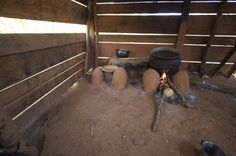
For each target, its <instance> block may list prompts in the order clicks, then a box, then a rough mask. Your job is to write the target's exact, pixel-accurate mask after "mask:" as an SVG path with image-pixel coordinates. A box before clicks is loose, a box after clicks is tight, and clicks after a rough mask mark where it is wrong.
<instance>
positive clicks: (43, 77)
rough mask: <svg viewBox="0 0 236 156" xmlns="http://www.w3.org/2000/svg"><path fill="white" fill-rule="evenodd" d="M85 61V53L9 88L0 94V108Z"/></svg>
mask: <svg viewBox="0 0 236 156" xmlns="http://www.w3.org/2000/svg"><path fill="white" fill-rule="evenodd" d="M83 59H84V53H81V55H77V56H76V57H73V58H72V59H68V60H67V61H66V62H63V63H61V64H58V65H57V66H55V67H54V68H49V69H47V70H46V71H44V72H41V73H38V74H37V75H35V76H33V77H30V78H29V79H25V80H24V81H22V82H20V83H18V84H16V85H14V86H12V87H10V88H7V89H5V90H3V91H1V92H0V99H1V104H0V108H1V107H3V106H6V105H7V104H9V103H12V102H13V101H15V100H17V99H18V98H20V97H21V96H24V95H25V94H26V93H28V92H30V91H31V90H33V89H34V88H36V87H38V86H41V85H43V84H44V83H45V82H46V81H48V80H50V79H52V78H53V77H55V76H56V75H58V74H60V73H61V72H63V71H64V70H66V69H68V68H69V67H71V66H72V65H74V64H76V63H78V62H79V61H81V60H83Z"/></svg>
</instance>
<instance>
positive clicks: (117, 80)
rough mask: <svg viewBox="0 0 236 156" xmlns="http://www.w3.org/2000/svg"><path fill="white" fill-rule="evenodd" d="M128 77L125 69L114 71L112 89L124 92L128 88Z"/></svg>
mask: <svg viewBox="0 0 236 156" xmlns="http://www.w3.org/2000/svg"><path fill="white" fill-rule="evenodd" d="M127 81H128V76H127V73H126V71H125V69H124V68H119V69H117V70H115V71H114V73H113V78H112V84H111V86H112V88H113V89H114V90H122V89H124V88H126V86H127Z"/></svg>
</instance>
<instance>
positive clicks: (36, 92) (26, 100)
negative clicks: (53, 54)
mask: <svg viewBox="0 0 236 156" xmlns="http://www.w3.org/2000/svg"><path fill="white" fill-rule="evenodd" d="M81 59H82V58H81ZM83 67H84V61H81V62H79V63H76V64H75V65H73V66H71V67H69V68H68V69H66V70H65V71H63V72H61V73H59V74H58V75H56V76H55V77H53V78H51V79H49V80H48V81H46V82H44V83H43V84H42V85H39V86H38V87H36V88H34V89H33V90H30V91H29V92H27V93H26V94H25V95H23V96H21V97H20V98H19V99H17V100H15V101H13V102H12V103H10V104H8V105H7V106H5V107H4V109H6V110H7V111H8V113H9V115H10V116H11V117H12V118H14V117H15V116H17V115H18V114H19V113H20V112H22V111H23V110H24V109H26V108H27V107H29V106H30V105H31V104H33V103H34V102H36V101H37V100H38V99H39V98H41V97H43V96H44V95H45V94H46V93H48V92H49V91H50V90H51V89H53V88H54V87H55V86H57V85H58V84H60V83H61V82H62V81H63V80H65V79H66V78H68V77H69V76H70V75H72V74H73V73H75V72H76V71H78V70H80V69H82V68H83Z"/></svg>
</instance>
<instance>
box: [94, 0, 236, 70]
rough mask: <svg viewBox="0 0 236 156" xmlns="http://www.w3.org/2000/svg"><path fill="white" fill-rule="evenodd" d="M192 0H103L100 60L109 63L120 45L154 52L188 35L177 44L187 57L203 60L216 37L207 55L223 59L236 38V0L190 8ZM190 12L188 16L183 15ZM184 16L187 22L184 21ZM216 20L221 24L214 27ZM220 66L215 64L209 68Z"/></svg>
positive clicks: (193, 4)
mask: <svg viewBox="0 0 236 156" xmlns="http://www.w3.org/2000/svg"><path fill="white" fill-rule="evenodd" d="M120 2H121V3H120ZM186 2H187V1H185V2H184V1H169V2H168V1H162V0H159V1H158V2H157V3H154V2H153V1H142V2H139V3H137V1H135V2H132V0H118V1H114V0H98V3H97V10H98V11H97V27H98V32H99V35H98V50H99V51H98V55H99V57H98V59H99V62H100V64H105V63H107V59H108V58H109V57H111V56H112V55H114V54H115V50H116V49H117V48H125V49H128V50H130V51H131V57H135V59H138V58H139V57H140V59H141V58H143V57H148V56H149V55H150V50H151V49H152V48H155V47H176V46H177V45H176V43H177V41H178V40H182V41H181V43H180V45H181V46H179V47H177V48H178V49H179V50H180V52H181V57H182V60H184V61H187V62H188V61H200V62H201V61H202V57H203V52H204V49H206V47H207V44H208V42H209V40H212V41H211V45H210V46H209V47H207V51H208V52H207V58H206V61H207V62H219V61H221V60H222V59H223V58H224V56H225V55H227V54H228V52H229V51H230V50H231V49H232V48H233V47H234V44H235V39H236V3H233V2H227V3H226V4H225V5H224V6H223V7H222V8H221V1H210V2H209V1H208V2H203V1H197V0H194V1H192V2H190V4H189V6H187V7H188V8H187V9H186V6H185V9H184V5H186ZM220 9H221V10H222V13H223V14H221V15H220V16H219V17H218V16H217V12H219V10H220ZM161 13H175V15H173V14H172V15H165V16H163V15H161ZM203 13H204V14H203ZM209 13H210V14H209ZM227 13H230V14H227ZM155 14H156V15H155ZM181 14H182V16H181ZM184 14H186V18H183V15H184ZM216 20H217V21H218V22H217V24H215V21H216ZM183 22H185V25H184V26H181V23H183ZM214 26H216V28H215V30H214V32H212V29H213V27H214ZM180 32H181V33H180ZM109 33H113V34H109ZM126 33H128V34H126ZM212 34H213V37H212V38H211V36H212ZM180 35H181V36H180ZM179 38H180V39H179ZM137 57H138V58H137ZM235 59H236V54H234V55H233V56H232V57H231V58H230V59H229V61H228V62H231V63H232V62H234V61H235ZM198 63H199V62H198ZM217 66H218V65H211V66H209V69H208V70H212V69H213V68H216V67H217ZM212 67H213V68H212Z"/></svg>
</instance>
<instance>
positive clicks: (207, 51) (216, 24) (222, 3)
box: [199, 0, 227, 74]
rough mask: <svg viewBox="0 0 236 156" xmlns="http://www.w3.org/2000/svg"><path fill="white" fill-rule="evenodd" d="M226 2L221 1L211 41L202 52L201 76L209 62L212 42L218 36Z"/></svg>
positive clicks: (212, 28)
mask: <svg viewBox="0 0 236 156" xmlns="http://www.w3.org/2000/svg"><path fill="white" fill-rule="evenodd" d="M226 2H227V1H226V0H222V1H221V3H220V5H219V8H218V12H217V16H216V17H215V18H214V23H213V24H212V26H211V31H210V36H209V40H208V41H207V45H206V47H205V48H204V50H203V52H202V59H201V65H200V67H199V72H200V73H201V74H204V68H205V67H204V65H205V62H206V60H207V55H208V53H209V48H210V47H211V45H212V41H213V38H214V35H215V34H216V29H217V27H218V23H219V21H220V17H221V16H222V10H223V7H224V5H225V3H226Z"/></svg>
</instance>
